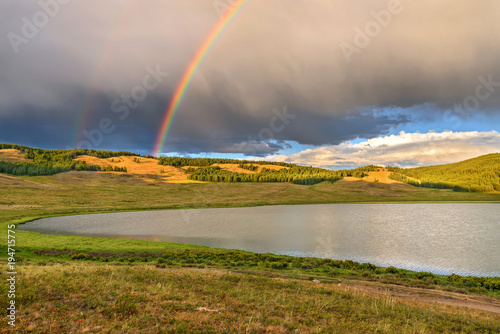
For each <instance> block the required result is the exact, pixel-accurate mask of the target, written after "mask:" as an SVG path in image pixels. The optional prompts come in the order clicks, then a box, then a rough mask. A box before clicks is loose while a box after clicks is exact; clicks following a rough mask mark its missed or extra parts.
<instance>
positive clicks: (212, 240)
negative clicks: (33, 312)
mask: <svg viewBox="0 0 500 334" xmlns="http://www.w3.org/2000/svg"><path fill="white" fill-rule="evenodd" d="M18 229H22V230H30V231H35V232H40V233H48V234H71V235H81V236H99V237H113V238H115V237H118V238H137V239H146V240H157V241H160V240H163V241H172V242H181V243H190V244H198V245H206V246H212V247H222V248H233V249H243V250H248V251H253V252H260V253H262V252H270V253H275V254H287V255H293V256H315V257H328V258H333V259H352V260H355V261H359V262H371V263H373V264H375V265H379V266H391V265H392V266H395V267H399V268H406V269H411V270H417V271H424V270H425V271H431V272H434V273H439V274H451V273H457V274H462V275H481V276H500V204H495V203H491V204H490V203H481V204H476V203H440V204H321V205H279V206H262V207H248V208H220V209H192V210H164V211H142V212H123V213H106V214H92V215H80V216H64V217H54V218H45V219H40V220H37V221H34V222H30V223H27V224H24V225H18Z"/></svg>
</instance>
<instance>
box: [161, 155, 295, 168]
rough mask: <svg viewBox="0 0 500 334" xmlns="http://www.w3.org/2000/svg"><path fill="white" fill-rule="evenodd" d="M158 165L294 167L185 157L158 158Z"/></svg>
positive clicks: (258, 162) (270, 163) (282, 164)
mask: <svg viewBox="0 0 500 334" xmlns="http://www.w3.org/2000/svg"><path fill="white" fill-rule="evenodd" d="M158 164H159V165H164V166H174V167H184V166H196V167H203V166H205V167H208V166H211V165H213V164H240V165H245V164H247V165H249V164H254V165H275V166H283V167H291V166H293V165H292V164H290V163H286V162H274V161H253V160H236V159H216V158H184V157H160V158H158ZM240 167H241V166H240ZM242 168H243V167H242Z"/></svg>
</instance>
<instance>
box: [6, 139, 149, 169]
mask: <svg viewBox="0 0 500 334" xmlns="http://www.w3.org/2000/svg"><path fill="white" fill-rule="evenodd" d="M1 149H15V150H19V151H21V152H23V153H24V158H26V159H32V160H33V161H32V162H31V161H30V162H9V161H0V173H6V174H11V175H30V176H35V175H53V174H57V173H63V172H67V171H70V170H76V171H84V170H85V171H100V170H104V171H115V172H127V170H126V168H119V167H116V168H111V169H110V168H109V167H105V168H104V169H101V167H100V166H96V165H89V164H87V163H86V162H85V161H74V160H73V159H75V158H76V157H77V156H79V155H89V156H93V157H97V158H111V157H119V156H121V155H132V156H140V155H139V154H136V153H131V152H125V151H117V152H115V151H97V150H90V149H73V150H43V149H40V148H32V147H28V146H23V145H16V144H5V143H0V150H1Z"/></svg>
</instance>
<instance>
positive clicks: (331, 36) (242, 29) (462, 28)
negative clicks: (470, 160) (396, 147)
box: [0, 0, 500, 156]
mask: <svg viewBox="0 0 500 334" xmlns="http://www.w3.org/2000/svg"><path fill="white" fill-rule="evenodd" d="M63 3H64V2H63V1H61V2H57V0H42V1H41V2H35V1H33V2H18V1H7V2H4V3H2V4H1V5H0V7H1V9H2V10H0V19H1V20H2V29H1V31H0V35H1V36H2V38H1V39H0V63H1V67H0V71H1V76H0V141H8V142H20V143H24V144H29V145H37V146H42V147H44V146H45V147H47V146H51V147H68V146H70V147H71V146H74V145H76V144H78V143H80V142H82V141H87V142H92V141H91V140H90V139H89V138H88V137H89V136H86V135H85V133H90V134H95V137H94V139H95V140H96V142H97V139H98V138H99V135H98V134H97V133H96V132H92V131H94V130H99V128H100V124H101V122H102V120H103V119H109V120H110V121H111V122H112V123H111V124H110V125H109V124H108V126H109V127H113V130H112V131H108V133H102V140H100V141H99V143H98V145H94V144H93V143H91V144H92V146H94V147H95V148H102V149H104V148H112V149H134V150H142V151H149V150H150V149H151V148H152V147H153V143H154V141H155V139H156V137H157V133H158V130H159V127H160V124H161V122H162V120H163V118H164V112H165V109H166V107H167V106H168V104H169V102H170V99H171V97H172V95H173V92H174V89H175V87H176V86H177V84H178V82H179V81H180V78H181V76H182V73H183V71H184V69H185V68H186V66H187V65H188V64H189V61H190V59H191V57H192V56H193V54H194V53H195V52H196V50H197V48H198V47H199V45H201V43H202V41H203V40H204V39H205V37H206V35H207V34H208V32H209V31H210V29H211V28H212V27H213V25H214V24H215V23H216V22H217V20H218V19H219V16H218V12H217V10H216V9H215V8H214V5H213V4H214V2H213V1H211V0H207V1H194V0H192V1H174V0H169V1H149V2H148V3H147V4H145V3H143V2H139V1H117V0H109V1H106V3H105V4H104V3H103V2H100V1H97V0H89V1H85V2H77V1H71V2H69V3H67V4H63ZM227 3H228V4H229V3H231V1H230V0H228V1H227ZM47 6H48V7H47ZM44 8H45V9H44ZM47 8H49V9H47ZM499 10H500V3H498V2H495V1H487V0H480V1H475V2H464V1H460V2H457V1H452V0H442V1H413V2H411V1H407V0H401V1H399V2H397V1H394V0H393V1H382V0H378V1H370V2H369V3H368V2H363V3H361V2H353V1H336V0H332V1H327V0H322V1H318V2H315V3H314V5H312V4H311V3H310V2H308V1H302V0H297V1H294V2H293V5H291V4H290V2H289V1H286V0H274V1H265V2H263V1H262V2H261V1H250V3H249V5H248V6H247V7H246V8H245V9H244V10H243V11H242V12H241V14H240V15H239V16H238V18H237V19H236V20H235V21H234V22H233V24H232V25H231V26H230V28H229V29H227V31H226V32H225V33H224V34H223V35H222V36H221V37H220V39H219V41H218V42H217V44H215V45H214V47H213V48H212V50H211V51H210V53H209V54H208V55H207V57H206V59H205V62H204V63H203V64H202V66H201V67H200V69H199V71H198V72H197V73H196V75H195V77H194V78H193V81H192V83H191V86H190V88H189V89H188V90H187V92H186V95H185V98H184V100H183V102H182V104H181V107H180V109H179V112H178V113H177V115H176V117H175V120H174V123H173V126H172V129H171V132H170V134H169V140H168V141H167V143H166V145H165V149H166V150H168V151H177V152H183V153H198V152H220V153H243V154H246V155H255V156H258V155H267V154H272V153H275V152H278V151H279V150H280V149H282V148H286V147H287V145H289V144H288V142H290V141H295V142H298V143H300V144H311V145H325V144H339V143H341V142H343V141H346V140H351V139H355V138H358V137H359V138H374V137H377V136H379V135H383V134H386V133H387V132H388V131H389V130H390V129H391V128H393V127H396V126H397V125H399V124H405V123H408V122H411V121H415V120H419V121H422V120H425V119H436V118H438V119H441V120H442V122H443V123H449V124H450V128H451V127H453V125H454V124H456V122H457V119H461V120H466V119H467V117H469V116H470V115H472V114H474V113H484V114H485V115H487V114H488V113H498V110H499V106H500V66H499V63H498V59H500V43H499V42H500V23H499V21H498V19H497V15H498V13H499ZM44 11H45V12H47V11H51V12H50V13H49V14H51V15H48V14H47V15H46V16H47V18H48V19H47V22H46V23H44V22H43V18H44V16H43V15H42V14H43V12H44ZM40 13H42V14H40ZM52 14H53V15H52ZM52 16H53V17H52ZM40 20H42V21H40ZM37 22H38V23H37ZM42 23H44V24H42ZM37 25H38V26H37ZM377 25H378V28H377ZM30 29H31V30H30ZM370 29H372V30H370ZM373 29H375V30H373ZM26 32H28V33H29V36H26ZM19 38H21V39H19ZM20 41H22V42H20ZM16 50H17V52H16ZM346 50H347V51H346ZM158 67H159V68H160V69H161V71H163V72H165V73H167V72H168V76H164V77H162V80H161V82H159V83H158V85H157V86H155V87H154V88H151V89H148V90H147V97H145V98H144V100H141V101H133V103H136V102H137V106H135V107H133V108H132V107H129V112H128V114H127V117H121V116H123V113H120V112H116V110H115V109H116V108H115V109H113V107H112V106H113V101H116V100H117V99H118V100H120V101H121V100H122V99H123V96H124V95H131V92H133V91H134V89H135V88H136V87H141V86H143V85H144V78H145V76H147V75H148V73H149V72H148V70H147V69H148V68H149V69H151V68H158ZM121 106H123V102H122V104H121ZM283 108H286V110H287V112H288V113H289V115H293V116H294V118H286V117H285V119H284V120H283V119H282V118H283V117H280V116H279V115H278V114H277V113H276V112H275V111H276V110H278V112H283ZM381 109H386V110H389V112H385V113H381V112H380V110H381ZM405 110H406V112H403V111H405ZM82 111H84V114H85V115H84V116H83V117H82V116H81V114H82ZM405 115H406V116H405ZM80 119H82V121H81V122H80V121H79V120H80ZM84 131H86V132H84ZM101 132H102V131H101Z"/></svg>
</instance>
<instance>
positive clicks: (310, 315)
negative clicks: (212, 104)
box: [0, 172, 500, 333]
mask: <svg viewBox="0 0 500 334" xmlns="http://www.w3.org/2000/svg"><path fill="white" fill-rule="evenodd" d="M0 192H1V195H2V196H1V198H0V227H1V229H0V230H1V233H3V234H4V235H6V233H7V231H6V230H7V228H6V227H7V225H8V224H17V223H22V222H26V221H29V220H32V219H36V218H39V217H47V216H53V215H63V214H85V213H96V212H112V211H126V210H155V209H179V208H198V207H235V206H256V205H278V204H313V203H348V202H384V203H387V202H476V201H479V202H499V201H500V194H495V193H490V194H488V193H460V192H453V191H451V190H438V189H425V188H415V187H412V186H410V185H406V184H400V183H395V184H385V183H376V182H366V181H363V180H354V181H344V180H341V181H337V182H335V183H320V184H317V185H314V186H302V185H293V184H286V183H230V184H229V183H200V182H199V183H190V184H186V183H185V184H182V183H163V182H151V180H148V181H146V180H142V179H141V178H140V177H137V176H129V175H125V174H113V173H101V172H99V173H97V172H68V173H62V174H57V175H54V176H39V177H28V176H25V177H21V178H19V177H5V176H0ZM4 240H6V238H4ZM1 248H2V261H3V264H4V265H6V242H5V241H2V243H1ZM16 250H18V253H17V254H16V257H17V258H18V260H19V263H18V271H19V276H18V277H19V280H18V297H17V298H18V299H17V301H18V307H19V308H18V313H17V316H18V318H17V321H18V322H17V324H18V326H17V327H16V329H15V330H11V331H10V332H12V333H23V332H33V333H54V332H93V333H103V332H104V333H106V332H115V333H137V332H144V333H145V332H166V333H194V332H206V333H227V332H235V333H236V332H247V333H266V332H267V333H294V332H301V333H304V332H323V333H345V332H357V333H373V332H389V333H434V332H450V333H455V332H456V333H477V332H479V333H496V332H498V331H500V328H499V325H498V324H499V323H500V317H499V316H498V314H494V313H490V312H484V311H478V310H472V309H467V308H458V307H452V306H446V305H441V304H432V303H427V302H423V301H415V300H413V301H408V300H405V299H401V298H396V297H391V296H388V295H378V294H371V293H369V292H363V291H356V290H352V289H347V288H346V287H345V284H347V285H349V284H350V282H352V281H353V280H356V281H363V282H374V283H377V284H386V285H388V286H394V287H403V286H405V287H411V288H424V289H432V290H435V291H443V292H450V293H457V292H458V293H460V294H464V295H480V296H484V297H481V298H488V300H495V299H498V290H495V289H491V284H492V283H493V284H496V282H498V280H497V279H488V282H486V281H481V279H478V280H473V279H471V280H468V279H464V278H458V279H455V280H453V278H451V279H450V278H449V277H446V276H439V275H428V274H425V273H424V274H418V273H414V272H410V271H405V270H399V269H396V268H393V269H392V268H391V269H385V268H376V267H374V266H373V267H370V266H367V265H364V266H363V265H358V264H352V263H350V262H343V261H340V262H332V263H323V262H321V261H320V260H317V259H308V258H303V259H300V260H297V259H295V262H294V259H293V258H289V257H285V256H274V255H266V256H268V257H266V256H264V257H263V258H260V257H257V258H256V256H257V254H253V253H249V252H242V251H229V250H220V249H210V248H208V247H203V246H195V245H183V244H174V243H168V242H150V241H143V240H128V239H105V238H86V237H75V236H52V235H42V234H38V233H33V232H26V231H17V232H16ZM186 254H187V255H186ZM312 279H315V280H319V281H320V283H318V282H312V281H310V280H312ZM340 283H341V284H342V285H340V286H339V285H338V284H340ZM486 285H488V286H489V288H486V287H485V286H486ZM5 289H6V286H5V285H2V291H1V296H0V300H1V302H2V305H3V304H5V303H6V290H5ZM491 298H493V299H491ZM2 312H4V313H2V315H4V314H5V310H4V311H2ZM0 323H1V328H2V329H6V328H7V327H6V318H3V319H2V322H0Z"/></svg>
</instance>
